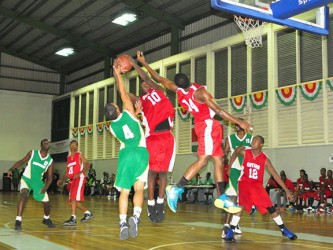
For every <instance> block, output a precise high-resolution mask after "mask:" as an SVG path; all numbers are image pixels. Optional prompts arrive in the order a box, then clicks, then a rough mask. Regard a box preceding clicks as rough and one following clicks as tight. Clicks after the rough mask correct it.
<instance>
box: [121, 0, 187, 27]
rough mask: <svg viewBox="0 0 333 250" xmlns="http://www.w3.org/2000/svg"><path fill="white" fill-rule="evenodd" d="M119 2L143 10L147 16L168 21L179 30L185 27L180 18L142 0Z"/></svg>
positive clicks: (123, 0)
mask: <svg viewBox="0 0 333 250" xmlns="http://www.w3.org/2000/svg"><path fill="white" fill-rule="evenodd" d="M121 3H123V4H125V5H127V6H129V7H131V8H134V9H137V10H140V11H143V12H144V13H145V14H147V15H149V16H152V17H154V18H156V19H158V20H160V21H163V22H166V23H168V24H169V25H170V26H175V27H177V28H178V29H181V30H184V29H185V25H184V24H183V22H182V20H180V19H179V18H177V17H175V16H172V15H169V14H168V13H166V12H164V11H161V10H159V9H157V8H155V7H153V6H151V5H149V4H146V3H145V1H144V0H122V1H121Z"/></svg>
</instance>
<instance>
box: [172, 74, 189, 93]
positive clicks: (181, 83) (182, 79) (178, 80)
mask: <svg viewBox="0 0 333 250" xmlns="http://www.w3.org/2000/svg"><path fill="white" fill-rule="evenodd" d="M174 81H175V84H176V85H177V86H178V87H180V88H182V89H186V88H188V86H190V80H189V79H188V77H187V76H186V75H185V74H183V73H178V74H176V75H175V78H174Z"/></svg>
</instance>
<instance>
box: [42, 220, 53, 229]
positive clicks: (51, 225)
mask: <svg viewBox="0 0 333 250" xmlns="http://www.w3.org/2000/svg"><path fill="white" fill-rule="evenodd" d="M42 222H43V224H45V225H47V226H48V227H49V228H55V227H56V225H54V224H53V223H52V221H51V220H50V219H43V221H42Z"/></svg>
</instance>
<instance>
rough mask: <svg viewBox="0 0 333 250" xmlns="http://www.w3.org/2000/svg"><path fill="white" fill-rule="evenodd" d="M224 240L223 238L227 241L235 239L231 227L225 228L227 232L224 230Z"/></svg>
mask: <svg viewBox="0 0 333 250" xmlns="http://www.w3.org/2000/svg"><path fill="white" fill-rule="evenodd" d="M224 240H225V241H228V242H233V241H235V238H234V231H233V230H232V229H231V228H228V229H227V232H226V235H225V238H224Z"/></svg>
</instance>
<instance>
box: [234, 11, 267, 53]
mask: <svg viewBox="0 0 333 250" xmlns="http://www.w3.org/2000/svg"><path fill="white" fill-rule="evenodd" d="M234 20H235V22H236V24H237V25H238V27H239V28H240V29H241V30H242V31H243V34H244V36H245V43H246V45H247V46H251V48H257V47H261V46H262V32H263V29H264V25H265V24H266V22H264V21H261V20H255V19H252V18H245V17H241V16H237V15H234Z"/></svg>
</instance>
